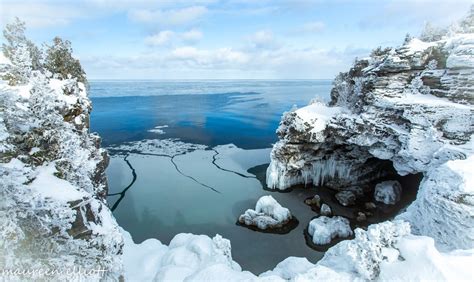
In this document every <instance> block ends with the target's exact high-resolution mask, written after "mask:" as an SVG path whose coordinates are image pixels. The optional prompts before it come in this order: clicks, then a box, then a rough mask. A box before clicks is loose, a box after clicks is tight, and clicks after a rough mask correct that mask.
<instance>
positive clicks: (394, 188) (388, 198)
mask: <svg viewBox="0 0 474 282" xmlns="http://www.w3.org/2000/svg"><path fill="white" fill-rule="evenodd" d="M401 194H402V185H401V184H400V182H398V181H396V180H389V181H383V182H381V183H378V184H377V185H375V192H374V198H375V200H376V201H377V202H381V203H384V204H386V205H394V204H396V203H397V202H398V201H400V196H401Z"/></svg>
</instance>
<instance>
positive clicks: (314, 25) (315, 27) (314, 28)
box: [301, 21, 326, 33]
mask: <svg viewBox="0 0 474 282" xmlns="http://www.w3.org/2000/svg"><path fill="white" fill-rule="evenodd" d="M325 27H326V25H325V24H324V23H323V22H320V21H315V22H307V23H305V24H304V25H303V26H302V27H301V31H303V32H309V33H315V32H320V31H322V30H323V29H324V28H325Z"/></svg>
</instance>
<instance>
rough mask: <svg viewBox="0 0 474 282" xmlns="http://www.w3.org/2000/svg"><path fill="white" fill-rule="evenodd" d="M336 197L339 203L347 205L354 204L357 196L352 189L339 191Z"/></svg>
mask: <svg viewBox="0 0 474 282" xmlns="http://www.w3.org/2000/svg"><path fill="white" fill-rule="evenodd" d="M335 197H336V200H337V201H338V202H339V204H341V205H343V206H345V207H347V206H352V205H354V204H355V201H356V196H355V195H354V193H352V192H351V191H341V192H337V193H336V195H335Z"/></svg>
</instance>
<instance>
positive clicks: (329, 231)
mask: <svg viewBox="0 0 474 282" xmlns="http://www.w3.org/2000/svg"><path fill="white" fill-rule="evenodd" d="M308 233H309V235H310V236H311V237H312V238H313V243H314V244H316V245H325V244H329V243H331V240H332V239H335V238H347V237H349V236H351V235H352V230H351V226H350V225H349V220H348V219H347V218H344V217H342V216H334V217H327V216H320V217H317V218H315V219H313V220H311V221H310V222H309V225H308Z"/></svg>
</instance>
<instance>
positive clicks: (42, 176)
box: [29, 162, 87, 202]
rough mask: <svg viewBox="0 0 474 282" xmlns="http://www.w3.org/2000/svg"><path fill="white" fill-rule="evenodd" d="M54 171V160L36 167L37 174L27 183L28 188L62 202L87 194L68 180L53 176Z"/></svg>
mask: <svg viewBox="0 0 474 282" xmlns="http://www.w3.org/2000/svg"><path fill="white" fill-rule="evenodd" d="M56 172H57V170H56V166H55V163H54V162H51V163H49V164H47V165H43V166H41V167H38V168H37V173H38V174H37V176H36V178H35V180H33V182H32V183H31V184H30V185H29V186H30V188H32V189H33V190H35V191H37V192H38V193H40V194H41V195H42V196H43V197H45V198H47V197H49V198H52V199H55V200H58V201H62V202H68V201H74V200H78V199H81V198H82V197H85V196H87V193H85V192H83V191H79V190H78V189H77V188H76V187H74V186H73V185H72V184H71V183H69V182H68V181H66V180H64V179H60V178H57V177H56V176H54V173H56Z"/></svg>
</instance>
